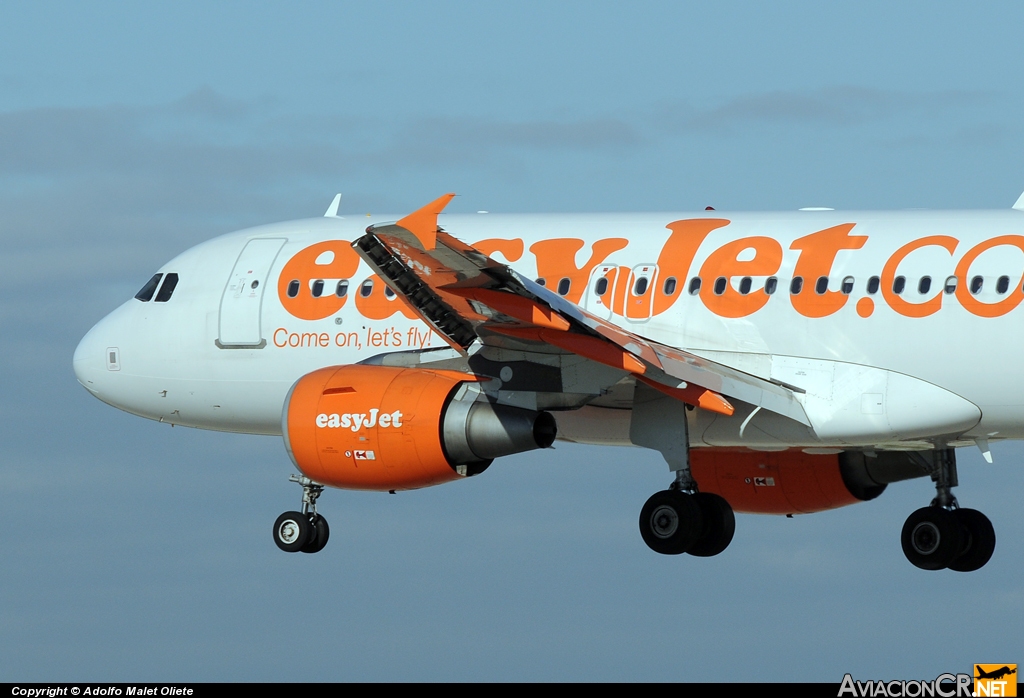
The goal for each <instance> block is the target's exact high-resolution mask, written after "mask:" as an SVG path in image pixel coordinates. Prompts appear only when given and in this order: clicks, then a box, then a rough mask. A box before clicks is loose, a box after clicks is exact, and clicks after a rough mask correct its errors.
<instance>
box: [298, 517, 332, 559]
mask: <svg viewBox="0 0 1024 698" xmlns="http://www.w3.org/2000/svg"><path fill="white" fill-rule="evenodd" d="M309 526H310V532H309V540H308V541H307V542H306V544H305V545H304V546H302V552H304V553H318V552H320V551H321V550H323V549H324V546H325V545H327V539H328V538H330V537H331V527H330V526H328V525H327V519H325V518H324V517H322V516H320V514H313V515H312V516H310V517H309Z"/></svg>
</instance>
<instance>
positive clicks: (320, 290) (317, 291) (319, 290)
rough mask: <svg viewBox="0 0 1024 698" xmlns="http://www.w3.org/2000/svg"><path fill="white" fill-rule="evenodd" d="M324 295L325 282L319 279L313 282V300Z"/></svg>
mask: <svg viewBox="0 0 1024 698" xmlns="http://www.w3.org/2000/svg"><path fill="white" fill-rule="evenodd" d="M322 295H324V280H323V279H317V280H316V281H314V282H313V298H319V297H320V296H322Z"/></svg>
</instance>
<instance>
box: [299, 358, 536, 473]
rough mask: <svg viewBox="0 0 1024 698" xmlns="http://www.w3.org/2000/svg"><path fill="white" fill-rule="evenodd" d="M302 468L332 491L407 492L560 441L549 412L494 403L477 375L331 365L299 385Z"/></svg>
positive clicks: (306, 378)
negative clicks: (504, 457)
mask: <svg viewBox="0 0 1024 698" xmlns="http://www.w3.org/2000/svg"><path fill="white" fill-rule="evenodd" d="M282 422H283V424H282V427H283V432H284V439H285V447H286V448H287V449H288V453H289V455H290V456H291V458H292V461H293V462H294V463H295V465H296V467H297V468H298V469H299V470H300V471H302V472H303V473H304V474H305V475H306V476H307V477H309V478H311V479H313V480H315V481H317V482H320V483H322V484H325V485H331V486H334V487H341V488H345V489H357V490H380V491H387V490H405V489H415V488H419V487H426V486H428V485H437V484H440V483H442V482H448V481H449V480H454V479H457V478H460V477H468V476H471V475H476V474H478V473H481V472H483V471H484V470H485V469H486V468H487V466H488V465H490V464H491V461H492V460H493V459H494V458H497V457H499V456H507V455H510V454H513V453H520V452H522V451H529V450H532V449H535V448H547V447H549V446H550V445H551V444H552V443H553V442H554V440H555V433H556V428H555V420H554V417H552V416H551V414H550V413H548V412H534V411H532V410H525V409H520V408H517V407H510V406H507V405H498V404H493V403H491V402H490V401H488V400H487V398H486V396H485V395H484V393H483V391H482V390H481V388H480V385H479V379H478V378H477V377H476V376H473V375H470V374H465V373H460V372H457V371H445V370H428V369H420V368H398V367H393V366H364V365H350V366H332V367H329V368H323V369H320V370H317V371H313V372H312V373H309V374H307V375H305V376H303V377H302V378H300V379H299V380H298V381H296V383H295V385H293V386H292V389H291V390H290V391H289V393H288V397H287V398H286V399H285V403H284V411H283V415H282Z"/></svg>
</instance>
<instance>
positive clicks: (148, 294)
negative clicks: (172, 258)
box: [135, 274, 163, 303]
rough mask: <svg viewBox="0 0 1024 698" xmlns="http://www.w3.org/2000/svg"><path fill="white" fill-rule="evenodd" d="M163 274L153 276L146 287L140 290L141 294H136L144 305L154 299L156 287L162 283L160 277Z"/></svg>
mask: <svg viewBox="0 0 1024 698" xmlns="http://www.w3.org/2000/svg"><path fill="white" fill-rule="evenodd" d="M161 276H163V274H153V278H152V279H150V280H149V281H147V282H146V285H145V286H143V287H142V288H141V289H139V292H138V293H136V294H135V297H136V298H138V299H139V300H140V301H142V302H143V303H146V302H147V301H150V300H152V299H153V294H154V293H155V292H156V287H157V285H159V283H160V277H161Z"/></svg>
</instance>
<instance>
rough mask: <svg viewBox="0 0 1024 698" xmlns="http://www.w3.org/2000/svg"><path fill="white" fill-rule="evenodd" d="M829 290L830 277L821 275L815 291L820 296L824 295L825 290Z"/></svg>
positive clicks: (815, 285)
mask: <svg viewBox="0 0 1024 698" xmlns="http://www.w3.org/2000/svg"><path fill="white" fill-rule="evenodd" d="M827 290H828V277H827V276H819V277H818V281H817V283H815V284H814V292H815V293H817V294H818V295H819V296H824V295H825V291H827Z"/></svg>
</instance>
